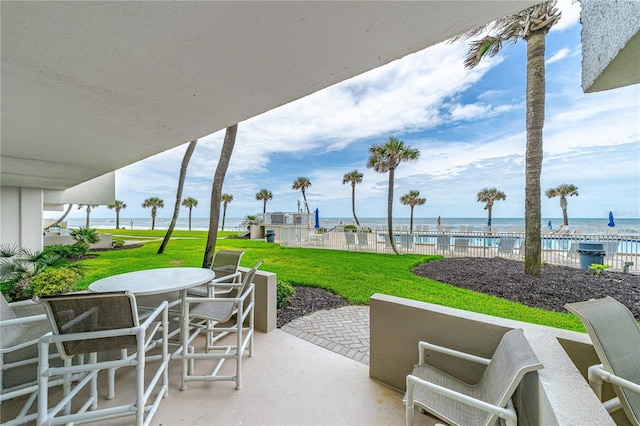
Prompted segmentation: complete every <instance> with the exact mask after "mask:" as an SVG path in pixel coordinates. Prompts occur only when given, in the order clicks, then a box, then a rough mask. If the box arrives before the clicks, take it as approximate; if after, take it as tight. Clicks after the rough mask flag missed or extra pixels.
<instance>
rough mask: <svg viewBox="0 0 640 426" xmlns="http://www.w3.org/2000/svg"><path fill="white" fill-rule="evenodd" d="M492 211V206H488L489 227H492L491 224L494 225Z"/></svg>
mask: <svg viewBox="0 0 640 426" xmlns="http://www.w3.org/2000/svg"><path fill="white" fill-rule="evenodd" d="M491 210H492V208H491V205H488V206H487V212H488V214H489V218H488V219H487V225H489V226H491V224H493V222H491Z"/></svg>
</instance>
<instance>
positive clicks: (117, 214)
mask: <svg viewBox="0 0 640 426" xmlns="http://www.w3.org/2000/svg"><path fill="white" fill-rule="evenodd" d="M116 229H120V210H116Z"/></svg>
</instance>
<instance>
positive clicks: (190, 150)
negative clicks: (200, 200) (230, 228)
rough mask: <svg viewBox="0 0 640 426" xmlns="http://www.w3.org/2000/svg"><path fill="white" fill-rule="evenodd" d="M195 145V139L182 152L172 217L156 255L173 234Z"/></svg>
mask: <svg viewBox="0 0 640 426" xmlns="http://www.w3.org/2000/svg"><path fill="white" fill-rule="evenodd" d="M197 144H198V140H197V139H196V140H192V141H191V142H189V145H188V146H187V149H186V151H185V152H184V156H183V157H182V163H181V165H180V177H178V189H177V190H176V202H175V203H174V204H173V215H172V216H171V223H169V228H167V232H166V233H165V234H164V238H163V239H162V243H161V244H160V247H158V254H162V253H164V249H165V248H166V247H167V244H169V240H170V239H171V234H173V228H175V227H176V222H177V221H178V215H179V214H180V199H182V189H183V188H184V180H185V179H186V177H187V167H188V166H189V161H190V160H191V156H192V155H193V151H195V149H196V145H197ZM189 213H191V211H189ZM189 231H191V214H189Z"/></svg>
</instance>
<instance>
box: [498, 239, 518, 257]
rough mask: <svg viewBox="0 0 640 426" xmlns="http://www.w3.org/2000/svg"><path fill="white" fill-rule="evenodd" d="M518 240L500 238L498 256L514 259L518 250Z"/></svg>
mask: <svg viewBox="0 0 640 426" xmlns="http://www.w3.org/2000/svg"><path fill="white" fill-rule="evenodd" d="M515 246H516V239H515V238H513V237H503V238H500V242H499V243H498V256H500V255H504V256H507V257H513V256H514V255H515V250H516V247H515Z"/></svg>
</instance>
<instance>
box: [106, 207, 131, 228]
mask: <svg viewBox="0 0 640 426" xmlns="http://www.w3.org/2000/svg"><path fill="white" fill-rule="evenodd" d="M107 207H109V210H111V209H116V229H120V210H122V209H126V208H127V203H125V202H124V201H120V200H116V201H115V202H114V203H113V204H109V205H108V206H107Z"/></svg>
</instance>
